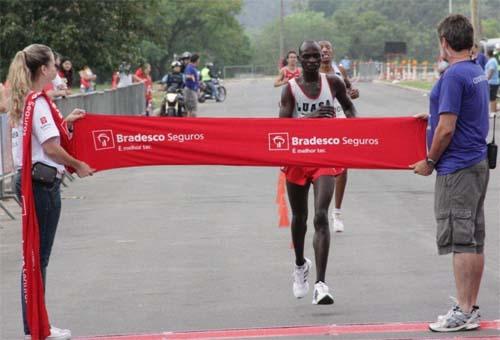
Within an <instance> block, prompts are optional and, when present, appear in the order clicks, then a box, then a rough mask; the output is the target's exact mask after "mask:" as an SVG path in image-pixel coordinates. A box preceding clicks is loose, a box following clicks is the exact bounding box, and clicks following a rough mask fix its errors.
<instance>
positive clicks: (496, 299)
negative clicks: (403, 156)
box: [0, 79, 500, 340]
mask: <svg viewBox="0 0 500 340" xmlns="http://www.w3.org/2000/svg"><path fill="white" fill-rule="evenodd" d="M226 85H227V88H228V98H227V100H226V102H224V103H221V104H219V103H214V102H209V103H206V104H203V105H200V113H199V115H200V116H232V117H241V116H245V117H273V116H276V115H277V111H278V109H277V103H278V100H279V90H276V89H274V88H273V87H272V80H271V79H255V80H239V81H232V82H228V83H226ZM357 85H358V87H359V88H360V92H361V98H360V99H358V100H356V101H355V103H356V106H357V108H358V111H359V113H360V116H364V117H375V116H408V115H411V114H414V113H417V112H422V111H426V110H427V105H428V104H427V102H428V98H427V97H426V96H425V95H423V93H422V92H417V91H411V90H406V89H400V88H396V87H392V86H387V85H382V84H368V83H362V84H357ZM277 178H278V169H276V168H257V167H218V166H192V167H187V166H183V167H148V168H130V169H121V170H113V171H106V172H103V173H99V174H96V175H95V176H94V177H92V178H89V179H83V180H76V181H75V182H73V183H71V184H70V185H69V187H68V188H64V191H63V197H64V199H63V213H62V218H61V221H60V224H59V230H58V235H57V238H56V242H55V245H54V248H53V253H52V257H51V263H50V265H49V269H48V283H47V305H48V309H49V313H50V317H51V321H52V323H53V324H54V325H55V326H58V327H64V328H70V329H71V330H72V332H73V334H74V336H76V337H83V336H96V335H110V334H140V333H149V334H152V333H161V332H166V331H188V330H213V329H233V328H255V327H284V326H299V325H327V324H337V325H342V324H353V323H356V324H371V323H409V322H424V321H429V320H434V319H435V318H436V316H437V315H438V314H443V313H445V312H446V311H447V310H448V308H449V300H448V296H449V295H454V294H455V289H454V281H453V276H452V271H451V257H450V256H441V257H440V256H438V255H437V251H436V246H435V242H434V239H435V223H434V217H433V209H432V207H433V185H434V176H431V177H429V178H423V177H417V176H415V175H414V174H413V173H412V172H411V171H380V170H379V171H375V170H350V171H349V182H348V188H347V192H346V196H345V200H344V207H343V210H344V219H345V225H346V230H345V232H344V233H342V234H336V235H333V239H332V248H331V251H330V260H329V266H328V271H327V283H328V284H329V285H330V288H331V289H333V292H334V297H335V304H334V305H333V306H314V305H312V304H311V300H312V291H310V293H309V295H308V296H307V297H306V298H304V299H301V300H296V299H295V298H294V297H293V295H292V285H291V283H292V281H291V280H292V277H291V273H292V268H293V266H292V264H293V254H292V250H291V249H290V235H289V233H290V230H289V229H287V228H281V229H280V228H278V220H277V207H276V205H275V203H274V200H275V192H276V182H277ZM7 205H8V207H10V208H11V209H12V210H13V211H15V212H16V214H17V216H19V209H18V207H16V206H15V204H14V202H13V201H9V202H7ZM499 207H500V176H499V170H498V169H497V170H496V171H492V172H491V180H490V185H489V190H488V197H487V200H486V221H487V239H486V242H487V243H486V249H485V253H486V268H485V272H484V277H483V282H482V286H481V292H480V296H479V303H480V306H481V310H482V316H483V319H484V320H499V319H500V271H499V270H500V236H499V230H500V228H499V227H500V209H499ZM311 211H312V209H311ZM311 222H312V219H311V218H310V223H311ZM309 225H310V232H309V233H308V234H307V239H308V241H307V245H306V256H308V257H311V258H312V257H313V251H312V234H313V233H312V229H313V228H312V225H311V224H309ZM20 239H21V228H20V222H19V219H18V220H17V221H10V220H9V219H8V217H7V216H6V215H5V214H3V212H1V211H0V255H1V258H0V261H1V262H0V288H1V289H0V303H1V309H0V313H1V314H0V320H1V321H0V327H1V329H0V338H1V339H2V340H11V339H20V338H21V334H22V327H21V318H20V302H19V296H20V288H19V281H20V266H21V243H20ZM313 278H314V271H313V273H312V277H311V281H312V280H313ZM490 335H498V336H500V331H499V330H498V329H497V330H480V331H476V332H469V333H464V334H461V336H463V337H468V336H490ZM403 336H404V337H409V336H412V337H416V338H418V337H427V338H428V337H431V336H433V337H442V335H435V334H431V333H430V332H414V333H408V334H406V333H405V334H403V335H401V334H397V333H391V334H388V335H377V336H376V337H377V338H384V337H385V338H394V337H398V338H401V337H403ZM374 337H375V336H370V334H368V335H366V334H365V335H359V334H358V335H337V336H334V338H335V339H341V338H346V339H353V338H363V339H367V338H374ZM296 338H297V339H298V338H300V337H296Z"/></svg>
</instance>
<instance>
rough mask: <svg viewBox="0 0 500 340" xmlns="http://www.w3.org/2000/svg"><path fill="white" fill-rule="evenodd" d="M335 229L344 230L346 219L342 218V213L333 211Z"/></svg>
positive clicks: (336, 230)
mask: <svg viewBox="0 0 500 340" xmlns="http://www.w3.org/2000/svg"><path fill="white" fill-rule="evenodd" d="M332 220H333V231H334V232H336V233H341V232H343V231H344V220H343V219H342V214H341V213H333V215H332Z"/></svg>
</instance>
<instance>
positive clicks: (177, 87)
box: [160, 60, 184, 116]
mask: <svg viewBox="0 0 500 340" xmlns="http://www.w3.org/2000/svg"><path fill="white" fill-rule="evenodd" d="M170 67H171V69H172V72H170V73H168V74H166V75H165V76H164V77H163V78H162V80H161V83H162V84H165V92H166V93H167V94H168V93H177V94H178V96H177V100H178V110H179V111H178V114H179V116H182V115H183V112H184V97H183V94H182V89H183V88H184V74H183V73H181V67H182V64H181V62H180V61H177V60H174V61H173V62H172V63H171V64H170ZM166 115H167V96H165V98H163V102H162V104H161V110H160V116H166Z"/></svg>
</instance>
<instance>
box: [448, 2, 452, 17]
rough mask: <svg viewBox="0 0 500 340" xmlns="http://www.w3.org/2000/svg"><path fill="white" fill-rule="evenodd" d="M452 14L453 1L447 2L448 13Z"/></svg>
mask: <svg viewBox="0 0 500 340" xmlns="http://www.w3.org/2000/svg"><path fill="white" fill-rule="evenodd" d="M452 12H453V0H448V13H449V14H451V13H452Z"/></svg>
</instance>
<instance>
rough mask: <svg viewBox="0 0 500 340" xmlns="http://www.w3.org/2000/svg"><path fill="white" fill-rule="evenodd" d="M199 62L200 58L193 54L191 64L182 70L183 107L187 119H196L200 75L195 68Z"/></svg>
mask: <svg viewBox="0 0 500 340" xmlns="http://www.w3.org/2000/svg"><path fill="white" fill-rule="evenodd" d="M199 61H200V56H199V55H197V54H193V55H192V56H191V62H190V63H189V64H188V65H187V66H186V69H185V70H184V79H185V87H184V105H185V106H186V112H187V116H188V117H196V111H197V109H198V90H199V88H200V73H199V71H198V69H197V68H196V67H197V66H198V63H199Z"/></svg>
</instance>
